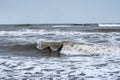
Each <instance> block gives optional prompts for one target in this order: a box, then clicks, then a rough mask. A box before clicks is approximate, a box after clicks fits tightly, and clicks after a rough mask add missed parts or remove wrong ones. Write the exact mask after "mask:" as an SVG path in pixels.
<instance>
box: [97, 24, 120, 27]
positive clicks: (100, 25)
mask: <svg viewBox="0 0 120 80" xmlns="http://www.w3.org/2000/svg"><path fill="white" fill-rule="evenodd" d="M99 27H120V24H99Z"/></svg>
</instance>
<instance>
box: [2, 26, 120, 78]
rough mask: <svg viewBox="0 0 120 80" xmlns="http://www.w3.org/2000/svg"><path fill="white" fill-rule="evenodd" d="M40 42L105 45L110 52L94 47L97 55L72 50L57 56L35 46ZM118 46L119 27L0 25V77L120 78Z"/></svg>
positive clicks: (119, 42)
mask: <svg viewBox="0 0 120 80" xmlns="http://www.w3.org/2000/svg"><path fill="white" fill-rule="evenodd" d="M40 41H45V42H47V41H52V42H56V41H71V42H80V43H81V42H82V43H85V44H86V45H87V44H93V45H102V46H107V47H106V48H109V49H110V50H112V51H104V49H101V50H99V51H98V50H94V52H95V53H98V54H99V55H97V56H96V55H73V53H72V52H71V53H70V54H69V55H67V54H66V55H65V54H64V55H57V54H56V53H49V52H46V51H41V50H39V49H37V48H36V43H37V42H40ZM119 45H120V27H119V26H98V25H73V24H72V25H53V24H51V25H6V26H5V25H1V26H0V73H1V75H0V79H4V80H5V79H12V80H14V79H16V80H18V79H20V80H22V79H33V80H34V79H35V80H39V79H44V80H52V79H53V80H116V79H118V80H119V79H120V76H119V75H120V68H119V66H120V54H119V53H120V50H117V49H119V48H116V47H119ZM109 46H113V48H111V47H109ZM83 48H84V47H83ZM96 49H97V46H96ZM87 50H88V52H89V53H93V51H91V50H90V49H89V48H87ZM75 51H76V50H75V49H73V52H74V53H75V54H81V53H82V52H75ZM84 53H85V52H84ZM86 54H87V53H86Z"/></svg>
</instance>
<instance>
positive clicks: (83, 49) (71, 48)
mask: <svg viewBox="0 0 120 80" xmlns="http://www.w3.org/2000/svg"><path fill="white" fill-rule="evenodd" d="M47 47H49V48H50V49H51V51H57V50H60V53H61V54H65V55H81V54H86V55H91V54H106V53H119V52H120V46H105V45H97V44H85V43H79V42H70V41H62V42H39V43H38V44H37V48H38V49H40V50H42V49H44V48H47ZM60 48H61V49H60Z"/></svg>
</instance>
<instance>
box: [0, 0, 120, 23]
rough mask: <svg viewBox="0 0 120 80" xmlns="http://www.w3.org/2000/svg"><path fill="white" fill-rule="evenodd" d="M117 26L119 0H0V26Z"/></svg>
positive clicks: (119, 20)
mask: <svg viewBox="0 0 120 80" xmlns="http://www.w3.org/2000/svg"><path fill="white" fill-rule="evenodd" d="M44 23H78V24H79V23H120V0H0V24H44Z"/></svg>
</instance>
